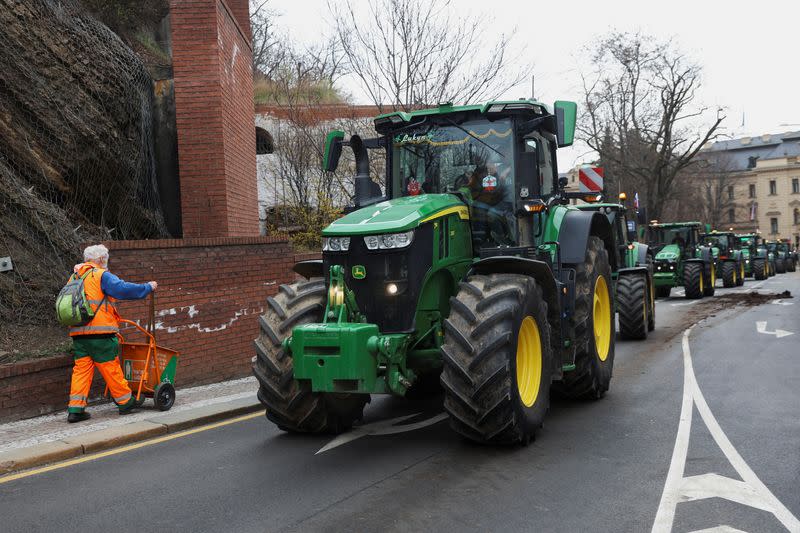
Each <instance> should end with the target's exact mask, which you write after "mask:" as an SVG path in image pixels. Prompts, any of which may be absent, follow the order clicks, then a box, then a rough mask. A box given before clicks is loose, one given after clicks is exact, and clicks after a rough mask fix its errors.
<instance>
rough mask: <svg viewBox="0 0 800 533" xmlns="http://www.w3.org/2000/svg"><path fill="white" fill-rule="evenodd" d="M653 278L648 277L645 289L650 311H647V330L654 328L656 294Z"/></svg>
mask: <svg viewBox="0 0 800 533" xmlns="http://www.w3.org/2000/svg"><path fill="white" fill-rule="evenodd" d="M655 292H656V290H655V285H653V278H650V280H649V283H648V289H647V297H648V305H649V306H650V312H648V313H647V331H653V330H654V329H656V294H655Z"/></svg>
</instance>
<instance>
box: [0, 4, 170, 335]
mask: <svg viewBox="0 0 800 533" xmlns="http://www.w3.org/2000/svg"><path fill="white" fill-rule="evenodd" d="M151 99H152V81H151V78H150V75H149V74H148V72H147V70H146V69H145V67H144V65H143V64H142V62H141V60H140V59H139V57H138V56H137V55H136V54H135V53H134V52H133V51H131V49H130V48H129V47H128V46H126V45H125V44H124V43H123V42H122V41H121V40H120V39H119V37H117V35H116V34H115V33H113V32H112V31H111V30H109V29H108V28H107V27H106V26H104V25H103V24H102V23H100V22H98V21H97V20H95V19H94V18H92V17H91V16H90V15H88V14H87V13H86V12H85V11H84V10H83V9H82V8H81V7H80V6H79V5H78V4H77V3H76V2H72V1H64V0H60V1H55V0H0V256H6V255H10V256H11V257H12V259H13V261H14V265H15V269H14V270H13V271H11V272H3V273H0V320H2V321H3V322H7V321H11V322H16V323H21V322H36V321H42V320H44V321H51V320H52V318H51V315H52V303H53V299H54V296H55V294H56V293H57V292H58V289H59V288H60V286H61V285H62V284H63V283H64V281H65V276H66V275H67V274H68V272H69V269H70V268H71V265H72V264H73V263H74V262H76V261H77V260H78V259H79V257H80V252H81V250H80V244H81V243H83V242H86V241H92V240H99V239H108V238H113V239H123V238H124V239H136V238H150V237H159V236H166V228H165V226H164V220H163V216H162V215H161V211H160V206H159V196H158V188H157V183H156V176H155V170H154V169H155V165H154V160H153V159H154V158H153V142H152V117H151Z"/></svg>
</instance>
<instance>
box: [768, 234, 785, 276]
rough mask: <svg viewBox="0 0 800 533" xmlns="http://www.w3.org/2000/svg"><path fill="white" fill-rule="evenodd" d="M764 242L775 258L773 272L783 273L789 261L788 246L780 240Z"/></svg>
mask: <svg viewBox="0 0 800 533" xmlns="http://www.w3.org/2000/svg"><path fill="white" fill-rule="evenodd" d="M764 244H765V245H766V247H767V251H768V252H769V253H771V254H772V256H773V257H774V258H775V273H776V274H785V273H786V270H787V268H786V267H787V266H788V263H789V246H788V245H787V244H786V243H785V242H782V241H766V242H765V243H764Z"/></svg>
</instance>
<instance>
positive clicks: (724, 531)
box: [689, 526, 747, 533]
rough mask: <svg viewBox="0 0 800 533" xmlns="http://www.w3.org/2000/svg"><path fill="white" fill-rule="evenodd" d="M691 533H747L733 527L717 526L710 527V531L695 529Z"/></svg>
mask: <svg viewBox="0 0 800 533" xmlns="http://www.w3.org/2000/svg"><path fill="white" fill-rule="evenodd" d="M689 533H747V532H746V531H742V530H741V529H736V528H735V527H731V526H717V527H710V528H708V529H695V530H694V531H690V532H689Z"/></svg>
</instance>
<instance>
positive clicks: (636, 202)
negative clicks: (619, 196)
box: [633, 192, 639, 211]
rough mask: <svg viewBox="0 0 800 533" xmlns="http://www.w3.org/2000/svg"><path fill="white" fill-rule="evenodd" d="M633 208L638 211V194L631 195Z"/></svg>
mask: <svg viewBox="0 0 800 533" xmlns="http://www.w3.org/2000/svg"><path fill="white" fill-rule="evenodd" d="M633 208H634V209H636V210H637V211H638V210H639V193H638V192H635V193H633Z"/></svg>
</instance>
